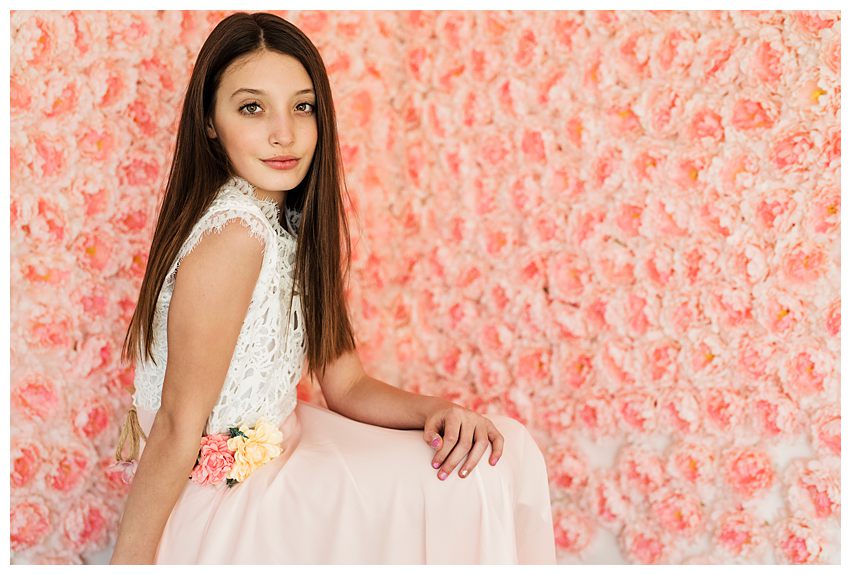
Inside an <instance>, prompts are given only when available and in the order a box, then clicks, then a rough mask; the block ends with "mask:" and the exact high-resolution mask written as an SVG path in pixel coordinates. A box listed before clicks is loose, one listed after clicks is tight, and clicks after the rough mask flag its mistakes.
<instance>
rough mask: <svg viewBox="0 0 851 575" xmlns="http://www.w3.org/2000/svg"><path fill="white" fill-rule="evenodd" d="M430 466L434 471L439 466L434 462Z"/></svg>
mask: <svg viewBox="0 0 851 575" xmlns="http://www.w3.org/2000/svg"><path fill="white" fill-rule="evenodd" d="M431 466H432V467H434V468H435V469H437V468H438V467H440V464H439V463H438V462H436V461H435V462H434V463H432V464H431Z"/></svg>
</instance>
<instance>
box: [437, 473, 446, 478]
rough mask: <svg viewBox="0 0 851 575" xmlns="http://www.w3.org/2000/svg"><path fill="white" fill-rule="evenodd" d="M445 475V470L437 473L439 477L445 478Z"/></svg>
mask: <svg viewBox="0 0 851 575" xmlns="http://www.w3.org/2000/svg"><path fill="white" fill-rule="evenodd" d="M446 475H447V473H446V472H445V471H441V472H440V473H438V474H437V476H438V477H440V479H446Z"/></svg>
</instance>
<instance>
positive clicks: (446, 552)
mask: <svg viewBox="0 0 851 575" xmlns="http://www.w3.org/2000/svg"><path fill="white" fill-rule="evenodd" d="M339 158H340V154H339V148H338V142H337V129H336V124H335V117H334V107H333V102H332V98H331V90H330V85H329V81H328V76H327V73H326V70H325V67H324V64H323V62H322V58H321V57H320V55H319V52H318V51H317V49H316V47H315V46H314V45H313V44H312V43H311V41H310V40H309V39H308V38H307V37H306V36H305V35H304V34H303V33H302V32H301V31H300V30H299V29H298V28H296V27H295V26H293V25H292V24H290V23H289V22H287V21H285V20H283V19H281V18H279V17H277V16H274V15H272V14H266V13H255V14H248V13H235V14H233V15H231V16H229V17H227V18H225V19H224V20H223V21H222V22H220V23H219V24H218V25H217V26H216V28H215V29H214V30H213V31H212V33H211V34H210V37H209V38H208V39H207V41H206V42H205V43H204V45H203V46H202V48H201V51H200V53H199V54H198V59H197V61H196V63H195V67H194V69H193V71H192V76H191V78H190V80H189V87H188V89H187V92H186V96H185V101H184V107H183V111H182V115H181V118H180V124H179V128H178V133H177V143H176V151H175V156H174V161H173V164H172V168H171V173H170V175H169V179H168V184H167V187H166V192H165V196H164V199H163V203H162V206H161V209H160V214H159V217H158V221H157V226H156V229H155V231H154V236H153V241H152V246H151V252H150V257H149V260H148V265H147V269H146V270H145V277H144V280H143V282H142V286H141V291H140V297H139V301H138V304H137V308H136V311H135V313H134V315H133V318H132V321H131V323H130V326H129V329H128V332H127V337H126V338H125V342H124V349H123V354H122V359H123V360H124V361H131V362H135V365H136V372H135V382H134V383H135V392H134V395H133V406H132V407H131V409H130V411H129V412H128V415H127V419H126V421H125V424H124V427H123V429H122V431H121V435H120V437H119V442H118V447H117V449H116V460H117V463H116V465H118V466H119V467H121V468H123V469H124V470H125V471H126V476H127V478H128V481H130V480H131V478H132V487H131V488H130V492H129V495H128V498H127V502H126V505H125V509H124V513H123V515H122V517H121V523H120V526H119V530H118V539H117V542H116V545H115V550H114V553H113V555H112V560H111V563H171V564H173V563H219V564H222V563H227V564H233V563H554V562H555V546H554V538H553V530H552V519H551V514H550V499H549V489H548V481H547V470H546V466H545V463H544V458H543V455H542V454H541V451H540V450H539V449H538V447H537V445H536V444H535V442H534V440H533V439H532V437H531V435H530V434H529V432H528V430H527V429H526V428H525V427H524V426H523V425H522V424H521V423H519V422H518V421H516V420H514V419H512V418H510V417H507V416H496V417H494V418H492V420H491V419H488V418H485V417H483V416H481V415H479V414H477V413H475V412H473V411H470V410H467V409H465V408H464V407H462V406H460V405H457V404H454V403H452V402H449V401H447V400H444V399H442V398H440V397H433V396H422V395H416V394H412V393H408V392H406V391H403V390H400V389H398V388H396V387H394V386H391V385H388V384H386V383H384V382H381V381H378V380H377V379H375V378H372V377H370V376H369V375H367V374H366V373H365V372H364V370H363V368H362V365H361V361H360V359H359V357H358V354H357V350H356V349H355V342H354V336H353V333H352V327H351V324H350V322H349V317H348V311H347V308H346V303H345V300H344V294H343V281H344V276H345V275H346V274H347V273H348V261H349V257H350V240H349V235H348V224H347V222H346V217H345V211H344V209H343V203H342V198H341V193H340V191H341V187H342V186H341V178H340V175H339V174H340V159H339ZM341 239H345V246H346V250H347V252H346V272H345V273H343V271H342V265H341V261H342V257H341ZM178 270H179V273H178ZM305 360H306V361H307V364H308V373H309V374H310V375H311V376H316V377H317V379H318V381H319V384H320V386H321V389H322V392H323V396H324V397H325V400H326V402H327V405H328V408H329V409H326V408H324V407H321V406H318V405H313V404H309V403H306V402H302V401H298V400H297V398H296V385H297V383H298V381H299V380H300V378H301V375H302V369H303V363H304V361H305ZM411 430H421V431H420V432H419V433H415V432H412V431H411ZM143 440H144V444H143V445H142V441H143ZM125 448H129V453H125V452H126V451H128V449H125ZM488 448H489V449H488ZM486 451H489V452H490V457H489V461H488V463H489V465H478V463H479V460H480V459H481V457H482V456H483V455H484V454H485V452H486ZM456 469H457V473H453V472H454V471H455V470H456Z"/></svg>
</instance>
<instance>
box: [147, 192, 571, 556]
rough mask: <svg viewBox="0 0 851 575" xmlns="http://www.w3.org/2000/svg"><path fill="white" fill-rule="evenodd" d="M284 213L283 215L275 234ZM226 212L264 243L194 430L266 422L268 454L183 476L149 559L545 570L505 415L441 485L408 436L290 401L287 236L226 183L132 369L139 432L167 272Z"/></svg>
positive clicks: (292, 316)
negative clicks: (217, 477) (495, 444)
mask: <svg viewBox="0 0 851 575" xmlns="http://www.w3.org/2000/svg"><path fill="white" fill-rule="evenodd" d="M297 217H298V213H297V212H295V213H290V212H289V211H288V213H287V223H288V224H289V227H291V228H293V229H296V228H297ZM234 218H237V219H239V220H240V221H241V222H242V223H244V224H245V225H246V226H247V227H248V228H249V230H250V231H251V233H252V234H254V235H256V236H257V237H262V238H263V239H264V240H265V242H266V246H274V248H275V249H266V250H264V261H263V264H262V267H261V272H260V277H259V278H258V281H257V286H256V288H255V291H254V295H253V297H252V301H251V304H250V305H249V309H248V312H247V314H246V318H245V321H244V323H243V326H242V330H241V331H240V334H239V337H238V340H237V345H236V349H235V350H234V355H233V358H232V360H231V365H230V366H229V369H228V373H227V376H226V378H225V382H224V385H223V388H222V392H221V395H220V398H219V401H218V402H217V404H216V405H215V406H214V408H213V410H212V412H211V414H210V418H209V419H208V421H207V427H206V429H205V434H206V433H224V432H225V431H226V430H227V429H228V428H229V427H233V426H237V425H239V424H248V425H253V422H254V421H257V419H258V418H260V417H265V418H267V420H269V421H273V422H276V423H279V429H280V430H281V432H282V434H283V443H282V445H281V446H282V452H281V454H280V455H278V456H277V457H275V458H273V459H272V460H271V461H269V462H268V463H265V464H264V465H262V466H260V467H259V468H257V469H256V470H254V471H253V473H252V474H251V475H249V476H248V477H246V478H245V480H244V481H242V482H240V483H237V484H236V485H234V486H233V487H228V486H227V485H226V484H225V483H220V484H217V485H198V484H197V483H195V482H194V481H192V480H190V479H187V481H186V486H185V487H184V489H183V491H182V492H181V494H180V496H179V498H178V500H177V503H176V504H175V506H174V508H173V509H172V512H171V514H170V516H169V518H168V521H167V522H166V525H165V529H164V531H163V535H162V538H161V540H160V543H159V547H158V549H157V555H156V563H158V564H269V563H273V564H433V563H440V564H492V563H509V564H510V563H520V564H532V563H538V564H541V563H542V564H555V562H556V557H555V542H554V536H553V525H552V515H551V510H550V496H549V485H548V479H547V468H546V464H545V461H544V457H543V454H542V453H541V451H540V449H539V448H538V446H537V444H536V443H535V441H534V439H533V438H532V436H531V435H530V433H529V431H528V430H527V429H526V428H525V427H524V426H523V424H521V423H520V422H519V421H517V420H515V419H512V418H510V417H508V416H502V415H497V416H493V415H491V416H489V418H490V419H491V420H492V421H493V422H494V424H495V425H496V426H497V427H498V428H499V430H500V432H501V433H502V434H503V436H504V438H505V446H504V452H503V456H502V458H501V459H500V460H499V461H498V462H497V464H496V465H495V466H491V465H490V463H488V457H489V455H490V449H488V450H486V451H485V453H484V455H483V456H482V458H481V459H480V460H479V463H478V465H476V467H475V468H474V469H473V471H472V473H470V475H469V476H468V477H466V478H462V477H460V476H458V470H459V469H460V466H457V467H456V468H455V470H454V471H453V473H452V474H451V475H450V476H449V477H447V478H446V479H445V480H443V481H441V480H439V479H438V478H437V471H436V470H435V469H433V468H432V467H431V458H432V454H433V450H432V448H430V447H429V446H428V445H427V444H426V443H425V441H424V440H423V437H422V430H399V429H390V428H385V427H380V426H375V425H369V424H366V423H362V422H359V421H356V420H353V419H349V418H347V417H344V416H342V415H340V414H338V413H335V412H333V411H330V410H328V409H326V408H324V407H322V406H319V405H315V404H311V403H307V402H304V401H301V400H299V399H297V397H296V385H297V384H298V381H299V380H300V378H301V375H302V367H303V360H304V331H303V325H302V322H301V316H300V314H301V308H300V300H299V296H298V295H296V296H295V297H294V299H293V301H292V305H290V302H289V289H290V287H291V286H292V281H293V279H292V278H293V274H292V272H293V264H294V257H295V245H296V237H295V235H293V234H292V233H291V232H289V231H288V230H287V229H285V228H284V227H283V226H281V224H280V223H279V219H278V207H277V205H276V204H275V203H274V202H271V201H267V200H263V199H261V198H258V197H257V196H256V195H255V194H254V192H253V186H252V185H251V184H250V183H249V182H247V181H246V180H244V179H242V178H239V177H237V176H234V177H232V178H231V179H230V180H228V182H227V183H226V184H225V185H223V186H222V188H221V189H220V190H219V192H218V195H217V197H216V200H215V201H214V202H213V204H212V205H211V207H210V208H209V209H208V210H207V212H206V213H205V214H204V216H203V217H202V218H201V219H200V220H199V221H198V223H197V224H196V226H195V229H194V230H193V232H192V234H190V236H189V238H187V241H186V243H185V245H184V246H183V248H182V250H181V252H180V253H179V254H178V257H177V259H176V261H175V264H174V265H173V266H172V272H171V273H170V274H169V276H168V278H167V280H166V283H165V285H164V286H163V290H162V291H161V293H160V299H159V302H158V305H157V311H156V315H155V321H154V340H155V342H154V347H153V350H152V351H153V354H154V357H155V358H156V365H155V364H154V363H150V362H143V361H141V360H140V363H137V366H136V376H135V377H136V380H135V385H136V391H135V393H134V405H135V406H136V409H137V411H138V415H139V423H140V425H141V427H142V430H143V431H144V432H145V434H146V435H147V434H148V433H149V432H150V429H151V425H152V424H153V420H154V416H155V415H156V412H157V409H158V408H159V399H160V394H161V392H162V383H163V377H164V374H165V364H166V359H167V349H166V318H167V313H168V303H169V301H170V299H171V292H172V288H173V281H174V273H173V272H174V270H175V269H176V268H177V267H178V265H179V261H180V260H181V259H182V258H183V257H185V255H186V254H187V253H188V252H189V251H190V250H191V249H192V247H194V245H196V244H197V242H198V241H199V240H200V239H201V237H202V235H203V234H204V233H205V232H206V231H208V230H215V229H218V228H220V227H221V225H222V224H223V223H224V222H226V221H228V220H231V219H234ZM284 296H286V297H284ZM269 349H274V351H273V352H269V351H268V350H269ZM142 453H144V442H143V444H142Z"/></svg>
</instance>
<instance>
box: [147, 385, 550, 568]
mask: <svg viewBox="0 0 851 575" xmlns="http://www.w3.org/2000/svg"><path fill="white" fill-rule="evenodd" d="M138 415H139V422H140V424H141V426H142V429H143V430H144V431H145V434H147V433H149V432H150V429H151V426H152V425H153V421H154V416H155V415H156V412H154V411H148V410H144V409H139V410H138ZM488 417H489V419H491V421H493V422H494V424H495V425H496V426H497V428H499V430H500V432H501V433H502V435H503V436H504V438H505V446H504V449H503V455H502V458H500V460H499V461H498V462H497V464H496V465H495V466H492V465H491V464H490V463H489V462H488V458H489V456H490V452H491V450H490V449H489V448H488V449H487V450H485V453H484V454H483V455H482V458H481V459H480V460H479V463H478V464H477V465H476V466H475V467H474V468H473V471H472V473H470V475H469V476H468V477H465V478H462V477H460V476H459V475H458V471H459V470H460V464H459V465H458V466H456V467H455V469H454V470H453V472H452V474H451V475H449V477H447V478H446V479H445V480H443V481H441V480H439V479H438V478H437V470H435V469H433V468H432V467H431V458H432V455H433V453H434V451H433V450H432V448H431V447H429V446H428V445H427V444H426V442H425V441H424V440H423V434H422V431H421V430H401V429H389V428H386V427H380V426H375V425H369V424H366V423H362V422H359V421H356V420H353V419H349V418H347V417H344V416H342V415H340V414H338V413H336V412H333V411H330V410H328V409H325V408H324V407H321V406H319V405H316V404H312V403H307V402H304V401H301V400H299V401H298V404H297V406H296V408H295V410H294V411H293V412H292V413H291V414H290V415H289V416H288V417H287V418H286V419H285V420H284V421H283V422H282V423H281V425H280V429H281V431H282V432H283V434H284V442H283V446H282V447H283V452H282V453H281V455H280V456H278V457H276V458H275V459H273V460H272V461H270V462H269V463H266V464H265V465H263V466H261V467H260V468H258V469H257V470H255V471H254V472H253V473H252V474H251V475H250V476H249V477H247V478H246V480H245V481H243V482H242V483H239V484H237V485H235V486H234V487H230V488H229V487H227V486H226V485H225V484H224V483H222V484H219V485H217V486H200V485H197V484H196V483H194V482H192V481H190V480H189V479H187V481H186V487H184V489H183V491H182V492H181V494H180V496H179V498H178V500H177V503H176V504H175V506H174V508H173V509H172V512H171V515H170V516H169V518H168V521H167V522H166V525H165V529H164V531H163V535H162V538H161V540H160V544H159V547H158V549H157V555H156V563H157V564H353V563H356V564H434V563H439V564H493V563H504V564H533V563H535V564H555V562H556V556H555V541H554V535H553V525H552V515H551V510H550V495H549V485H548V479H547V468H546V464H545V461H544V457H543V454H542V453H541V451H540V449H539V448H538V446H537V444H536V443H535V441H534V439H533V438H532V436H531V435H530V434H529V431H528V430H527V429H526V427H525V426H524V425H523V424H522V423H520V422H519V421H517V420H515V419H512V418H510V417H508V416H503V415H489V416H488ZM143 445H144V443H143Z"/></svg>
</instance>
